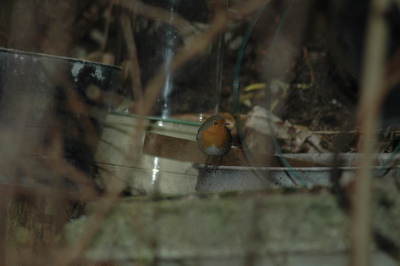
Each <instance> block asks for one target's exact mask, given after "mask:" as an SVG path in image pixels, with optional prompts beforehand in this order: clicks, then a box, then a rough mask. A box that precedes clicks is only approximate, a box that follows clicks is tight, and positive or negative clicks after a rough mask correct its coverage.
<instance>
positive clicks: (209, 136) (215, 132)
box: [201, 126, 227, 149]
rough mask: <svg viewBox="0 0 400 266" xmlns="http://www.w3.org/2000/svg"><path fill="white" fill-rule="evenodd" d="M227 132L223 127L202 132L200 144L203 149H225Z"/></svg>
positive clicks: (214, 127)
mask: <svg viewBox="0 0 400 266" xmlns="http://www.w3.org/2000/svg"><path fill="white" fill-rule="evenodd" d="M226 134H227V132H226V129H225V126H213V127H210V128H208V129H207V130H204V131H203V133H202V136H201V144H202V145H203V146H204V147H206V148H207V147H211V146H213V145H214V146H215V147H216V148H219V149H223V148H225V145H226V141H227V136H226Z"/></svg>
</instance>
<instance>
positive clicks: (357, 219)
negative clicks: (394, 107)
mask: <svg viewBox="0 0 400 266" xmlns="http://www.w3.org/2000/svg"><path fill="white" fill-rule="evenodd" d="M388 3H389V1H380V0H374V1H372V2H371V7H370V8H371V10H370V16H369V22H368V34H367V43H366V51H365V56H364V58H365V60H364V62H365V65H364V69H363V77H362V83H361V102H360V106H359V109H358V114H357V122H358V125H359V128H362V129H363V134H362V136H361V142H360V143H361V148H360V150H361V152H362V153H363V154H364V156H362V157H361V159H360V162H359V168H358V170H357V172H356V185H355V195H354V198H353V199H352V208H353V209H352V210H353V212H352V217H351V218H352V231H351V241H352V253H351V262H350V265H359V266H361V265H362V266H368V265H371V258H370V254H371V252H370V248H371V239H372V233H371V208H372V206H371V182H372V175H373V173H372V169H371V165H373V164H372V163H373V160H372V153H373V151H374V148H375V143H376V133H375V130H376V125H377V121H378V114H379V110H380V105H381V100H380V99H381V98H382V91H383V90H384V88H383V87H384V86H383V84H384V83H383V77H384V62H385V51H386V41H387V35H388V29H387V25H386V24H385V19H384V14H385V11H386V10H387V7H388Z"/></svg>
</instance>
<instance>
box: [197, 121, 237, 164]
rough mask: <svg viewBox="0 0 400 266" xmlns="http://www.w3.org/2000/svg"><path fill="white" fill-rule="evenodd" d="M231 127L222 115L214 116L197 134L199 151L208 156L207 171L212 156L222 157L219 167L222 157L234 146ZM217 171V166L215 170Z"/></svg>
mask: <svg viewBox="0 0 400 266" xmlns="http://www.w3.org/2000/svg"><path fill="white" fill-rule="evenodd" d="M227 125H229V123H227V122H226V121H225V118H223V117H222V116H220V115H214V116H211V117H210V118H208V119H207V120H206V121H204V123H203V124H202V125H201V127H200V128H199V130H198V132H197V137H196V141H197V145H198V146H199V149H200V150H201V151H202V152H203V153H204V154H205V155H207V161H206V163H205V165H206V170H207V163H208V159H209V158H210V156H218V157H220V160H219V165H220V164H221V161H222V157H223V156H224V155H226V154H227V153H228V152H229V151H230V149H231V146H232V135H231V131H230V130H229V128H227V127H226V126H227ZM216 169H217V166H215V168H214V170H216Z"/></svg>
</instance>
